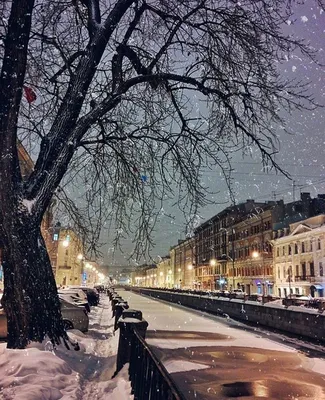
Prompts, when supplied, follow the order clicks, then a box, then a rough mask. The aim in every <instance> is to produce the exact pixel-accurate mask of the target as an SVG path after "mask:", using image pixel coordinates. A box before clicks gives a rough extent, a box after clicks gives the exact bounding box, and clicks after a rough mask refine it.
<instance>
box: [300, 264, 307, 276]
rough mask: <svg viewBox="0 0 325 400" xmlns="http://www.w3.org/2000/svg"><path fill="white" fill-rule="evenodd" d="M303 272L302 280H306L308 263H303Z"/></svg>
mask: <svg viewBox="0 0 325 400" xmlns="http://www.w3.org/2000/svg"><path fill="white" fill-rule="evenodd" d="M301 270H302V279H304V280H305V279H306V275H307V274H306V263H305V262H303V263H301Z"/></svg>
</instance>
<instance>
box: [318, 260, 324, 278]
mask: <svg viewBox="0 0 325 400" xmlns="http://www.w3.org/2000/svg"><path fill="white" fill-rule="evenodd" d="M319 276H324V270H323V263H322V262H320V263H319Z"/></svg>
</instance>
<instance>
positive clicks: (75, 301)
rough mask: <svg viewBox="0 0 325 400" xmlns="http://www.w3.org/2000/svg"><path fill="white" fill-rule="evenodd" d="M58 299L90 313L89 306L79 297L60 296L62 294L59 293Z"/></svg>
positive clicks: (70, 295)
mask: <svg viewBox="0 0 325 400" xmlns="http://www.w3.org/2000/svg"><path fill="white" fill-rule="evenodd" d="M59 298H60V299H62V300H65V301H67V302H68V303H72V304H74V305H75V306H78V307H83V308H85V310H86V311H87V312H88V313H89V312H90V306H89V303H88V301H86V300H81V299H80V297H77V296H74V295H73V294H62V293H59Z"/></svg>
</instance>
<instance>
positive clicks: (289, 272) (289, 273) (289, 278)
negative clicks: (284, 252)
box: [288, 265, 292, 299]
mask: <svg viewBox="0 0 325 400" xmlns="http://www.w3.org/2000/svg"><path fill="white" fill-rule="evenodd" d="M291 276H292V267H291V265H290V267H289V268H288V281H289V299H291Z"/></svg>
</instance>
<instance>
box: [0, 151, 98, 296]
mask: <svg viewBox="0 0 325 400" xmlns="http://www.w3.org/2000/svg"><path fill="white" fill-rule="evenodd" d="M18 156H19V163H20V169H21V173H22V176H23V177H27V176H29V174H30V173H31V172H32V170H33V168H34V163H33V161H32V159H31V158H30V156H29V154H28V152H27V151H26V149H25V148H24V147H23V146H22V144H20V143H19V145H18ZM53 205H54V204H52V205H50V206H49V208H48V209H47V211H46V213H45V214H44V217H43V220H42V225H41V230H42V235H43V237H44V240H45V243H46V247H47V250H48V254H49V257H50V260H51V265H52V269H53V273H54V276H55V280H56V283H57V285H58V286H66V285H80V284H89V285H92V284H95V283H97V282H98V280H99V279H100V277H101V274H100V272H99V270H98V265H97V263H96V262H94V261H88V260H86V258H85V255H84V254H85V250H84V245H83V240H82V239H81V237H80V236H79V235H78V234H77V232H76V231H75V230H74V229H72V228H71V227H62V226H61V224H60V223H56V224H55V225H53ZM0 242H1V238H0ZM1 260H2V255H1V248H0V289H3V285H4V281H3V270H2V265H1Z"/></svg>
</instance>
